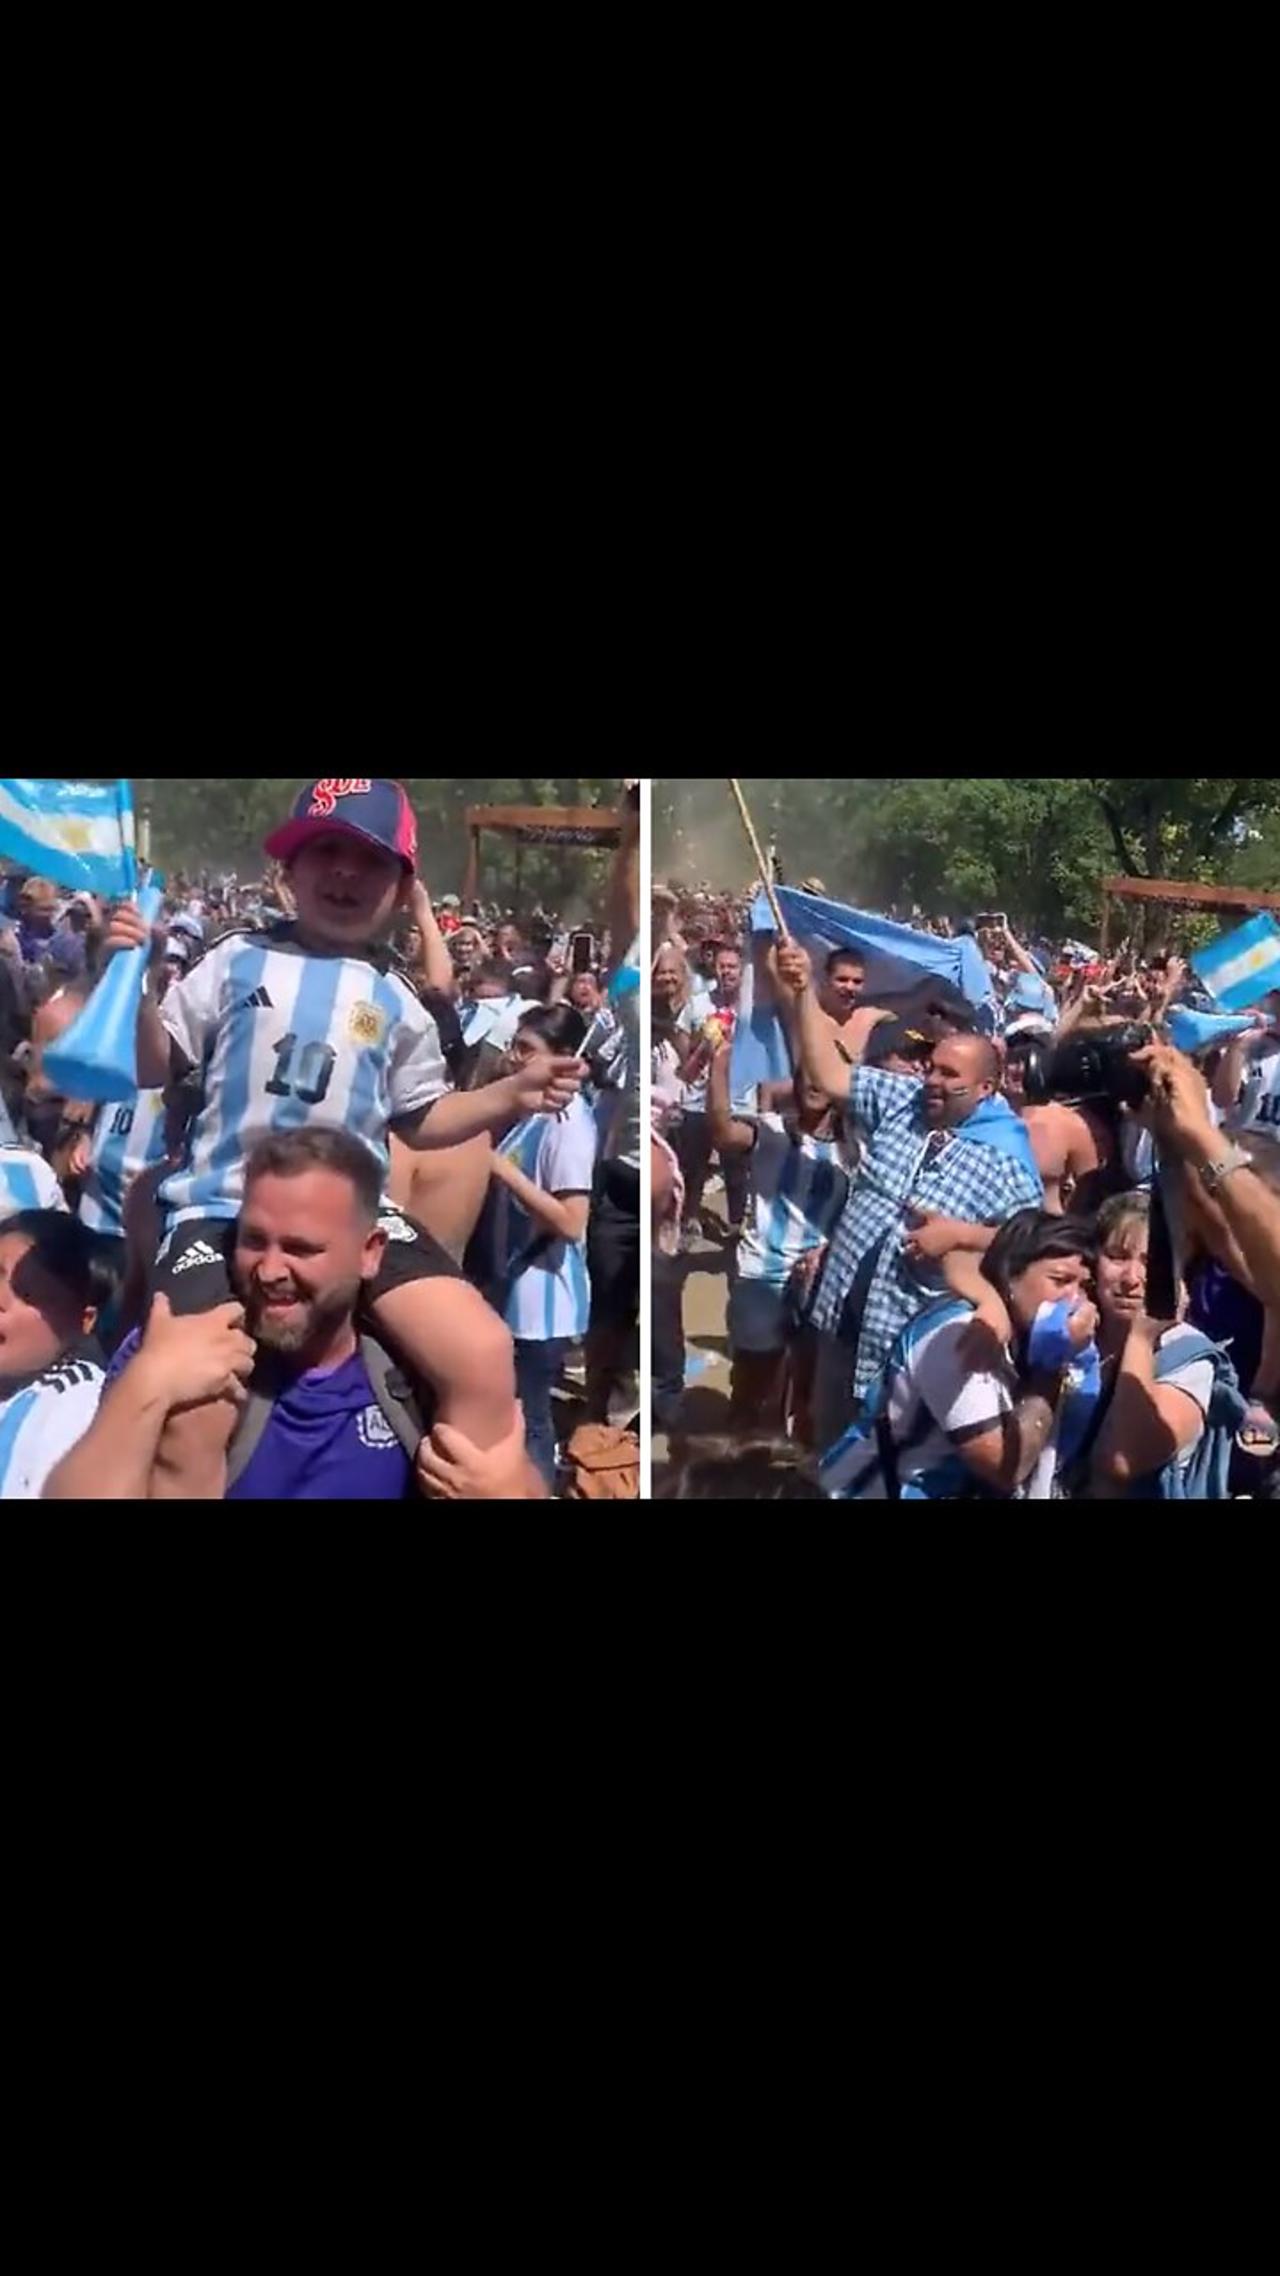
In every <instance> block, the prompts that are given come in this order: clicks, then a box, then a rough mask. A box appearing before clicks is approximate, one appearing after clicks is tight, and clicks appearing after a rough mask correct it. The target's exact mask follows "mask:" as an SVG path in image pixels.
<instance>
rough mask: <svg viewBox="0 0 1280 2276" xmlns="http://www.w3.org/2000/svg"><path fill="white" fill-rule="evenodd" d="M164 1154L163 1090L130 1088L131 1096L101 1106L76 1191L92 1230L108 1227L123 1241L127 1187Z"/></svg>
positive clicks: (82, 1215)
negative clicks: (84, 1172)
mask: <svg viewBox="0 0 1280 2276" xmlns="http://www.w3.org/2000/svg"><path fill="white" fill-rule="evenodd" d="M164 1156H165V1143H164V1092H163V1091H135V1092H134V1094H133V1098H132V1100H128V1101H125V1102H123V1103H122V1104H120V1105H119V1106H110V1105H108V1106H104V1107H103V1108H102V1110H101V1112H100V1114H99V1116H98V1123H97V1128H96V1129H95V1131H94V1134H93V1157H92V1160H91V1161H90V1164H89V1171H88V1175H87V1177H86V1178H85V1181H84V1186H83V1188H82V1191H81V1194H80V1222H81V1224H82V1225H84V1226H85V1227H87V1229H88V1231H89V1232H91V1233H109V1234H110V1235H111V1236H112V1238H113V1239H114V1240H117V1241H122V1240H123V1239H124V1205H125V1199H126V1196H127V1194H128V1191H129V1188H130V1186H131V1185H132V1184H133V1181H134V1179H135V1178H138V1177H141V1175H142V1173H143V1171H144V1170H151V1169H154V1168H155V1166H156V1164H157V1162H162V1161H163V1160H164Z"/></svg>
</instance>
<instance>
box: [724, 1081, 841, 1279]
mask: <svg viewBox="0 0 1280 2276" xmlns="http://www.w3.org/2000/svg"><path fill="white" fill-rule="evenodd" d="M755 1129H756V1142H755V1145H754V1146H753V1148H752V1150H751V1154H750V1156H749V1161H750V1169H751V1201H750V1206H749V1207H748V1210H747V1214H746V1220H745V1223H744V1225H743V1229H742V1238H741V1240H740V1241H739V1243H738V1277H739V1279H740V1280H762V1281H764V1282H766V1283H767V1285H768V1286H769V1287H771V1288H785V1286H786V1284H787V1282H788V1280H789V1279H790V1277H791V1273H792V1269H793V1267H794V1266H795V1265H796V1263H797V1262H798V1260H799V1259H800V1258H801V1257H804V1256H808V1255H809V1253H810V1251H811V1250H813V1249H817V1248H821V1246H822V1243H823V1242H824V1241H827V1240H830V1238H831V1235H832V1232H833V1231H834V1229H835V1226H836V1224H837V1222H838V1220H839V1217H840V1212H841V1210H842V1209H843V1208H844V1205H845V1202H846V1201H847V1199H848V1197H849V1176H848V1171H847V1170H846V1168H845V1165H844V1161H843V1159H842V1157H841V1150H840V1146H839V1143H838V1141H837V1140H836V1139H834V1138H810V1137H808V1136H807V1135H806V1134H805V1133H804V1132H802V1131H796V1132H795V1133H794V1135H793V1134H792V1133H791V1132H790V1131H789V1130H788V1129H787V1126H786V1124H785V1123H784V1121H783V1119H782V1116H781V1115H780V1114H762V1115H760V1116H759V1117H758V1119H757V1121H756V1125H755Z"/></svg>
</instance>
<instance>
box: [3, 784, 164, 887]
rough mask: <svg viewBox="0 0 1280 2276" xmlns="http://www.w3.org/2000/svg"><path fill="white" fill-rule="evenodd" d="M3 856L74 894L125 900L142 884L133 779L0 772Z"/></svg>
mask: <svg viewBox="0 0 1280 2276" xmlns="http://www.w3.org/2000/svg"><path fill="white" fill-rule="evenodd" d="M0 854H4V855H6V856H7V857H8V859H9V860H10V861H15V862H20V863H21V865H22V867H23V868H24V869H29V870H31V871H33V873H34V874H35V875H36V876H37V877H47V878H49V879H50V880H51V881H52V883H53V884H55V885H65V886H67V887H69V888H70V889H71V891H73V892H77V893H99V894H101V895H103V897H104V898H106V899H108V900H120V899H123V897H124V896H125V895H126V894H130V893H133V892H134V891H135V890H136V888H137V882H138V865H137V859H136V856H135V853H134V832H133V792H132V789H131V787H130V785H129V784H128V783H127V782H69V781H67V780H66V779H65V778H64V777H63V776H61V775H53V776H50V777H49V778H48V779H47V780H42V779H40V778H39V777H33V776H23V777H16V778H15V777H11V776H6V777H0Z"/></svg>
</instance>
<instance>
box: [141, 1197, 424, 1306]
mask: <svg viewBox="0 0 1280 2276" xmlns="http://www.w3.org/2000/svg"><path fill="white" fill-rule="evenodd" d="M378 1224H379V1226H380V1228H381V1230H382V1231H383V1232H384V1233H385V1234H386V1236H387V1247H386V1254H385V1256H384V1257H383V1260H382V1265H381V1268H380V1270H379V1272H378V1277H377V1279H376V1280H375V1281H374V1282H373V1283H372V1284H371V1286H370V1287H369V1288H368V1290H367V1291H366V1294H365V1305H366V1308H367V1307H368V1305H370V1304H376V1303H377V1301H378V1298H379V1297H380V1296H389V1295H390V1294H391V1292H392V1290H393V1289H396V1288H407V1287H408V1286H409V1285H410V1284H411V1282H413V1281H415V1280H461V1278H462V1274H461V1272H460V1271H459V1269H458V1267H457V1265H456V1264H455V1263H454V1261H453V1258H452V1257H451V1256H450V1255H449V1254H448V1251H447V1250H445V1249H442V1248H441V1246H440V1243H439V1242H438V1241H434V1240H433V1239H432V1237H431V1235H430V1233H428V1232H426V1231H424V1229H423V1227H422V1226H421V1225H419V1224H418V1223H417V1221H416V1220H415V1219H414V1218H412V1217H406V1216H405V1214H404V1211H403V1210H402V1209H398V1208H397V1207H396V1206H395V1203H394V1202H389V1201H384V1202H383V1205H382V1209H381V1212H380V1214H379V1217H378ZM235 1245H236V1221H235V1219H234V1217H198V1218H192V1219H191V1221H190V1222H189V1223H188V1224H185V1225H179V1226H178V1227H177V1229H176V1231H175V1232H174V1233H173V1234H172V1235H171V1236H170V1238H169V1239H168V1240H167V1241H166V1242H165V1245H164V1247H163V1248H162V1249H161V1251H160V1255H159V1258H158V1260H157V1263H156V1267H155V1271H154V1273H153V1275H152V1288H151V1292H152V1295H153V1296H159V1295H164V1296H167V1297H168V1299H169V1309H170V1311H171V1312H173V1313H174V1314H175V1315H176V1316H177V1317H178V1318H180V1319H188V1318H190V1317H191V1316H192V1315H193V1314H196V1313H200V1312H215V1311H216V1310H217V1308H218V1306H219V1304H229V1303H231V1301H232V1300H233V1298H234V1296H235V1290H234V1288H233V1287H232V1285H231V1259H232V1255H233V1252H234V1250H235Z"/></svg>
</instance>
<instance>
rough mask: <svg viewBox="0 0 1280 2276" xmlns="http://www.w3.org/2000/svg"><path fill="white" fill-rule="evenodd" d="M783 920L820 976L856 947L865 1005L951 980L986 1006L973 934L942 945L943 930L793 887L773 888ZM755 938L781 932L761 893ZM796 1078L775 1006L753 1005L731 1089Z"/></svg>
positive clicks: (746, 1012)
mask: <svg viewBox="0 0 1280 2276" xmlns="http://www.w3.org/2000/svg"><path fill="white" fill-rule="evenodd" d="M775 891H776V894H777V899H778V903H779V906H780V908H781V911H782V915H783V919H784V922H785V923H786V925H787V928H788V930H789V931H790V932H791V934H792V936H793V938H794V939H795V940H797V941H798V942H799V943H800V946H801V947H802V948H805V949H807V950H808V952H809V955H810V956H811V957H812V959H813V961H814V965H815V968H816V969H815V977H816V978H820V977H821V973H822V966H823V965H824V964H825V962H826V959H827V957H828V956H829V954H830V953H831V950H832V949H833V948H854V949H856V950H857V951H858V953H859V955H860V956H861V958H862V960H863V963H864V964H865V966H866V973H867V985H866V997H865V1000H866V1002H867V1003H869V1004H882V1005H884V1006H885V1008H886V1009H892V1008H893V1005H894V1000H895V999H902V998H904V997H910V996H912V995H915V996H918V995H919V994H920V991H921V988H922V986H923V985H924V984H926V983H927V982H928V981H929V980H930V979H934V980H945V981H946V982H947V983H948V985H949V986H950V987H952V988H954V989H955V990H957V991H958V993H959V994H960V995H961V996H963V997H964V998H965V999H966V1001H967V1002H968V1003H970V1004H971V1005H973V1006H974V1007H975V1008H977V1007H980V1006H981V1005H982V1004H984V1003H985V1002H987V1000H988V999H989V997H990V994H991V982H990V979H989V976H988V973H987V967H986V962H985V959H984V958H983V955H982V952H981V950H980V949H979V947H978V944H977V942H976V941H975V940H974V939H973V938H972V937H971V936H970V935H968V934H965V935H964V936H962V937H961V938H960V939H959V940H943V939H941V938H940V937H939V935H938V934H937V933H919V932H916V931H915V930H914V929H913V928H912V927H911V926H910V925H895V924H892V923H890V921H889V919H888V918H887V917H875V916H871V915H869V914H868V912H867V911H865V910H863V909H849V908H846V907H845V906H844V905H843V903H841V902H839V901H826V900H823V899H822V898H821V897H820V896H819V895H817V894H816V893H800V892H797V891H795V890H794V889H793V888H792V887H791V886H787V885H779V886H777V887H776V888H775ZM751 930H752V932H753V933H771V932H773V931H774V930H775V927H774V922H773V915H772V912H771V910H770V908H769V903H768V901H767V899H766V898H765V895H764V894H763V893H760V894H759V895H757V898H756V900H755V901H754V902H753V904H752V909H751ZM790 1073H791V1060H790V1055H789V1053H788V1050H787V1043H786V1037H785V1034H784V1033H783V1028H782V1023H781V1021H780V1019H779V1017H778V1014H777V1012H776V1010H775V1009H774V1008H773V1006H772V1004H767V1003H758V1002H756V1001H755V992H754V990H753V991H752V992H751V997H750V1000H748V997H747V992H746V990H745V988H744V997H743V1007H742V1011H741V1013H740V1014H739V1018H738V1024H737V1027H736V1028H735V1030H734V1040H733V1066H732V1087H733V1095H734V1097H735V1099H736V1098H739V1097H743V1096H745V1095H746V1094H747V1093H748V1092H749V1091H750V1090H751V1088H752V1087H753V1086H754V1085H755V1084H756V1083H760V1082H785V1081H786V1080H787V1078H788V1076H789V1075H790Z"/></svg>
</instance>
